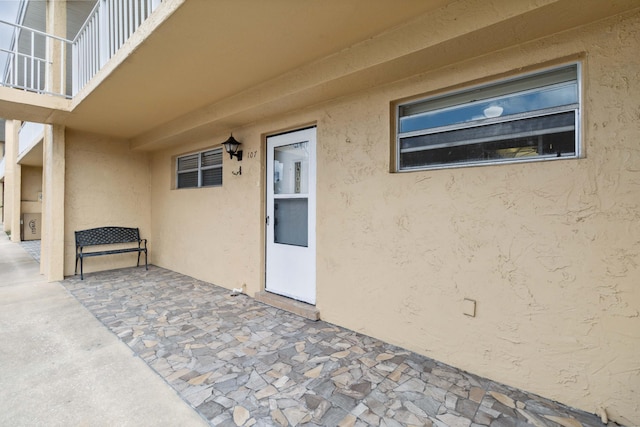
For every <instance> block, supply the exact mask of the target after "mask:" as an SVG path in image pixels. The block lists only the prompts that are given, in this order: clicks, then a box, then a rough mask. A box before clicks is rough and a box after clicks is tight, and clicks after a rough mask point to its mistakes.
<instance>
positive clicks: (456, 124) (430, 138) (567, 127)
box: [396, 64, 580, 170]
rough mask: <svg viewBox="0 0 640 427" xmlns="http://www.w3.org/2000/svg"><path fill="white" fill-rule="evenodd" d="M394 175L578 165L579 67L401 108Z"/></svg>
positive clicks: (470, 90)
mask: <svg viewBox="0 0 640 427" xmlns="http://www.w3.org/2000/svg"><path fill="white" fill-rule="evenodd" d="M397 111H398V121H397V123H398V125H397V129H398V134H397V144H396V148H397V159H398V164H397V168H398V169H399V170H412V169H428V168H437V167H447V166H459V165H477V164H485V163H496V162H513V161H522V160H536V159H552V158H558V157H560V158H567V157H577V156H578V154H579V152H578V151H579V144H578V141H579V138H578V129H579V117H580V90H579V82H578V66H577V65H576V64H573V65H570V66H565V67H562V68H557V69H554V70H550V71H545V72H542V73H538V74H533V75H528V76H525V77H521V78H517V79H511V80H507V81H503V82H499V83H494V84H490V85H486V86H482V87H476V88H473V89H469V90H465V91H461V92H456V93H454V94H449V95H444V96H439V97H434V98H428V99H424V100H420V101H417V102H412V103H408V104H403V105H399V106H398V109H397Z"/></svg>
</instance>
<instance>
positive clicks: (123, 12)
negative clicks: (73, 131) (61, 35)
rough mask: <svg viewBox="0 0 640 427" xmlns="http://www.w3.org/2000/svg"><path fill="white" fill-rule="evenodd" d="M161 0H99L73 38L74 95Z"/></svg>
mask: <svg viewBox="0 0 640 427" xmlns="http://www.w3.org/2000/svg"><path fill="white" fill-rule="evenodd" d="M161 1H162V0H99V1H98V3H96V7H95V8H94V9H93V11H92V12H91V14H90V15H89V17H88V18H87V20H86V21H85V23H84V25H83V26H82V27H81V28H80V31H79V32H78V35H77V36H76V38H75V39H74V40H73V70H74V73H73V94H74V95H75V94H76V93H78V91H80V89H82V88H83V87H84V85H86V84H87V83H88V82H89V80H91V78H92V77H93V76H95V75H96V73H97V72H98V71H100V69H101V68H102V67H103V66H104V65H105V64H106V63H107V61H108V60H109V59H110V58H111V57H112V56H113V55H115V53H116V52H117V51H118V49H120V48H121V47H122V45H123V44H124V43H125V42H126V41H127V40H128V39H129V37H131V35H132V34H133V33H134V32H135V31H136V30H137V29H138V27H139V26H140V25H142V23H143V22H144V21H145V20H146V19H147V18H148V17H149V15H151V13H152V12H153V11H154V10H155V9H156V8H157V7H158V6H159V5H160V3H161Z"/></svg>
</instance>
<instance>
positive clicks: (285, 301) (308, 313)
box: [255, 291, 320, 322]
mask: <svg viewBox="0 0 640 427" xmlns="http://www.w3.org/2000/svg"><path fill="white" fill-rule="evenodd" d="M255 299H256V300H257V301H260V302H262V303H264V304H267V305H270V306H272V307H275V308H279V309H281V310H284V311H288V312H289V313H293V314H297V315H298V316H302V317H304V318H305V319H309V320H313V321H314V322H315V321H317V320H320V310H318V309H317V308H316V306H314V305H311V304H307V303H306V302H302V301H296V300H294V299H291V298H287V297H283V296H281V295H277V294H273V293H271V292H267V291H262V292H258V293H257V294H256V295H255Z"/></svg>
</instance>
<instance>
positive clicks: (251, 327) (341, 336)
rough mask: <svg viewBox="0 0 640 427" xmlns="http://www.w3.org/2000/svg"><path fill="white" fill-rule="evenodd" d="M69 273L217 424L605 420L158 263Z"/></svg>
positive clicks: (494, 426) (96, 307)
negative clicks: (281, 308) (261, 301)
mask: <svg viewBox="0 0 640 427" xmlns="http://www.w3.org/2000/svg"><path fill="white" fill-rule="evenodd" d="M62 284H63V285H64V286H65V287H66V288H67V289H68V290H69V291H70V292H71V294H72V295H74V296H75V297H76V298H77V299H78V301H80V303H81V304H83V305H84V306H85V307H86V308H87V309H88V310H89V311H90V312H91V313H93V314H94V315H95V316H96V317H97V318H98V319H99V320H100V321H101V322H102V323H103V324H104V325H106V326H107V327H108V328H109V329H110V330H111V331H112V332H113V333H114V334H116V335H117V336H118V337H120V339H121V340H123V341H124V342H125V343H127V344H128V345H129V347H130V348H131V349H133V351H134V352H135V353H136V354H137V355H138V356H139V357H140V358H141V359H142V360H144V361H145V362H146V363H147V364H148V365H149V366H150V367H151V368H152V369H153V370H155V371H156V372H157V373H158V375H160V376H161V377H162V378H164V379H165V380H166V382H167V383H168V384H169V385H170V386H171V387H173V388H174V389H175V390H176V391H177V392H178V393H179V394H180V395H181V396H182V398H183V399H184V400H186V401H187V402H188V403H190V404H191V405H192V406H193V407H194V408H195V409H196V410H197V411H198V412H199V413H200V414H201V415H202V417H204V418H206V419H207V420H209V423H210V424H211V425H213V426H252V425H254V426H278V425H279V426H288V425H290V426H295V425H308V426H369V425H373V426H389V427H391V426H413V425H415V426H438V427H443V426H454V427H458V426H460V427H472V426H474V427H475V426H491V427H502V426H536V427H558V426H563V427H581V426H584V427H596V426H602V425H603V424H602V423H601V421H600V419H599V418H598V417H596V416H594V415H591V414H587V413H584V412H580V411H576V410H572V409H570V408H567V407H565V406H563V405H560V404H558V403H555V402H552V401H549V400H547V399H543V398H540V397H538V396H535V395H532V394H529V393H526V392H523V391H519V390H515V389H512V388H510V387H506V386H504V385H501V384H498V383H495V382H493V381H490V380H487V379H484V378H481V377H478V376H475V375H472V374H469V373H466V372H463V371H460V370H458V369H455V368H452V367H450V366H447V365H444V364H442V363H439V362H437V361H434V360H431V359H428V358H426V357H424V356H420V355H417V354H415V353H412V352H409V351H406V350H403V349H402V348H398V347H395V346H392V345H390V344H386V343H384V342H382V341H379V340H376V339H373V338H370V337H367V336H365V335H362V334H358V333H355V332H353V331H350V330H347V329H344V328H340V327H337V326H335V325H331V324H329V323H326V322H323V321H318V322H313V321H309V320H306V319H303V318H301V317H298V316H296V315H293V314H290V313H288V312H285V311H282V310H278V309H275V308H272V307H269V306H267V305H264V304H262V303H260V302H257V301H255V300H254V299H252V298H250V297H247V296H245V295H239V296H235V297H234V296H231V292H230V291H229V290H227V289H224V288H221V287H218V286H214V285H212V284H209V283H206V282H202V281H199V280H196V279H193V278H190V277H188V276H184V275H181V274H178V273H175V272H172V271H169V270H165V269H162V268H159V267H155V266H150V267H149V271H145V270H144V269H142V268H127V269H122V270H114V271H108V272H101V273H91V274H86V275H85V280H84V281H81V280H80V277H79V276H75V277H70V278H67V279H66V280H65V281H63V282H62Z"/></svg>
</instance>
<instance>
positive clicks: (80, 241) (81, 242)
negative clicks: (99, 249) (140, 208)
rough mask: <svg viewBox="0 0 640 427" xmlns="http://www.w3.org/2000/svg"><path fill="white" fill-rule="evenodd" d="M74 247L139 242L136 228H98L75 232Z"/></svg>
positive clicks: (138, 233) (138, 232)
mask: <svg viewBox="0 0 640 427" xmlns="http://www.w3.org/2000/svg"><path fill="white" fill-rule="evenodd" d="M75 233H76V247H78V246H92V245H109V244H112V243H130V242H137V241H138V240H140V231H139V229H137V228H127V227H100V228H91V229H89V230H80V231H76V232H75Z"/></svg>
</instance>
